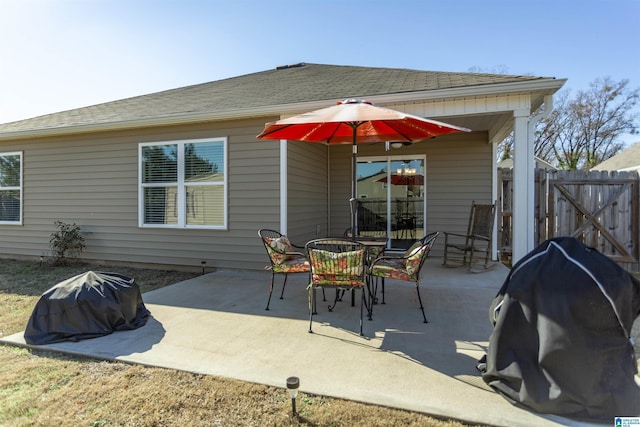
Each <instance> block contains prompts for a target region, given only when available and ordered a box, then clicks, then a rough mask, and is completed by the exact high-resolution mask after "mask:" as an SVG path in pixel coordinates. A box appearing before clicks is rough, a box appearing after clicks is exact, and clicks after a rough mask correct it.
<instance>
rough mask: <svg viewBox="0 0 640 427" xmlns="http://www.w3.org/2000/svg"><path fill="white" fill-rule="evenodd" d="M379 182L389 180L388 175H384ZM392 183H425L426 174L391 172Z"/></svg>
mask: <svg viewBox="0 0 640 427" xmlns="http://www.w3.org/2000/svg"><path fill="white" fill-rule="evenodd" d="M378 182H387V177H386V176H385V177H382V178H380V179H379V180H378ZM391 185H424V176H423V175H422V174H419V173H418V174H408V175H398V174H397V173H393V174H391Z"/></svg>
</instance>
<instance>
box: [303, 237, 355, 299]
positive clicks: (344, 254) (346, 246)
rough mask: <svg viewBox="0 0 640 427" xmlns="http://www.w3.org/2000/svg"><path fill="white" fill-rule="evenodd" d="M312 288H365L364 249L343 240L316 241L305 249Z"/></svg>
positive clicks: (350, 241)
mask: <svg viewBox="0 0 640 427" xmlns="http://www.w3.org/2000/svg"><path fill="white" fill-rule="evenodd" d="M305 248H306V250H307V256H308V259H309V264H310V265H311V282H312V283H313V285H315V286H336V287H339V286H364V274H365V265H364V262H365V247H364V245H362V244H361V243H358V242H355V241H353V240H346V239H316V240H312V241H310V242H307V244H306V246H305Z"/></svg>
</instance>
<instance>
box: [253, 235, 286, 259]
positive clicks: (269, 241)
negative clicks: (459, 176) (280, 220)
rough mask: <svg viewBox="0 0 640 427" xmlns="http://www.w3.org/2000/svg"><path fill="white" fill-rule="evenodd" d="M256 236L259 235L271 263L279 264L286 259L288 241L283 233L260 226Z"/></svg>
mask: <svg viewBox="0 0 640 427" xmlns="http://www.w3.org/2000/svg"><path fill="white" fill-rule="evenodd" d="M258 236H260V239H261V240H262V244H263V245H264V248H265V249H266V250H267V254H269V260H270V261H271V264H273V265H279V264H282V263H283V262H284V261H285V260H286V259H287V251H288V250H289V249H290V243H289V240H288V239H287V238H286V236H285V235H283V234H282V233H280V232H279V231H276V230H270V229H268V228H261V229H260V230H258Z"/></svg>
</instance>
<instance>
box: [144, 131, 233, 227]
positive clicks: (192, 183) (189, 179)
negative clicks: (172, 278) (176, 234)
mask: <svg viewBox="0 0 640 427" xmlns="http://www.w3.org/2000/svg"><path fill="white" fill-rule="evenodd" d="M139 158H140V165H139V182H140V204H139V217H140V220H139V221H140V226H141V227H185V228H217V229H226V227H227V139H226V138H214V139H198V140H186V141H170V142H151V143H143V144H140V146H139Z"/></svg>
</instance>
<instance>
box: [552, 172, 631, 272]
mask: <svg viewBox="0 0 640 427" xmlns="http://www.w3.org/2000/svg"><path fill="white" fill-rule="evenodd" d="M548 203H549V228H548V235H549V236H572V237H575V238H577V239H578V240H580V241H581V242H583V243H584V244H586V245H587V246H591V247H594V248H596V249H598V250H599V251H600V252H602V253H603V254H605V255H607V256H609V257H610V258H611V259H613V260H615V261H617V262H619V263H637V262H638V174H637V173H636V172H607V171H589V172H587V171H556V172H553V173H551V176H550V179H549V202H548Z"/></svg>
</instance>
